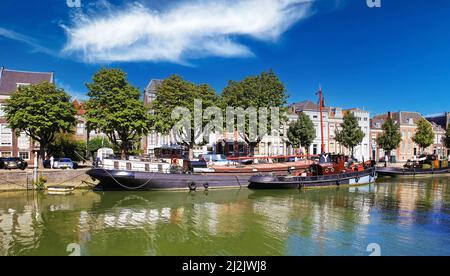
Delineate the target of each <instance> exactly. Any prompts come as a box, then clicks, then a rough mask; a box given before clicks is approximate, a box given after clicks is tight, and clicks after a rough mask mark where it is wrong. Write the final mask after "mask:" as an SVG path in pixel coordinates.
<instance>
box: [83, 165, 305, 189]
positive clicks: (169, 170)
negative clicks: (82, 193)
mask: <svg viewBox="0 0 450 276" xmlns="http://www.w3.org/2000/svg"><path fill="white" fill-rule="evenodd" d="M175 162H178V163H181V164H174V162H173V163H167V162H159V163H154V162H153V163H152V162H140V161H127V160H107V159H106V160H104V162H103V164H101V166H97V167H94V168H92V169H91V170H89V171H87V174H88V175H89V176H90V177H91V178H92V179H93V180H96V181H98V182H99V184H98V185H97V187H96V189H97V190H182V189H189V190H200V189H214V188H241V187H247V186H248V181H249V179H250V178H251V177H252V176H255V175H258V174H264V173H271V174H274V175H280V176H283V175H289V174H291V173H296V172H302V171H304V170H305V169H306V168H308V167H309V165H310V164H311V163H312V161H309V160H303V161H297V162H280V163H270V164H253V165H230V166H211V165H208V164H207V163H206V162H202V161H188V160H176V161H175Z"/></svg>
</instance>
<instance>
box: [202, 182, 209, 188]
mask: <svg viewBox="0 0 450 276" xmlns="http://www.w3.org/2000/svg"><path fill="white" fill-rule="evenodd" d="M203 187H204V188H205V190H208V189H209V183H208V182H206V183H205V184H203Z"/></svg>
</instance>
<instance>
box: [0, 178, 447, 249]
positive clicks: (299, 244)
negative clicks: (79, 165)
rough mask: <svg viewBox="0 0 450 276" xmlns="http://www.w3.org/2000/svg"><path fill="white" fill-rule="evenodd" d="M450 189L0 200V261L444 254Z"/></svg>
mask: <svg viewBox="0 0 450 276" xmlns="http://www.w3.org/2000/svg"><path fill="white" fill-rule="evenodd" d="M449 188H450V181H449V178H436V179H427V180H395V181H390V182H381V183H378V184H376V185H371V186H363V187H358V188H351V187H341V188H336V189H334V188H332V189H319V190H306V191H297V190H294V191H250V190H247V189H243V190H227V191H210V192H208V193H203V192H197V193H191V194H189V193H187V192H131V193H130V192H110V193H94V192H90V191H77V192H76V193H75V194H74V195H70V196H51V195H47V194H32V193H26V192H8V193H1V194H0V255H66V256H67V255H69V254H70V253H69V252H67V251H66V249H67V246H68V245H69V244H72V243H76V244H79V245H80V248H81V254H82V255H365V256H367V255H369V254H370V253H369V252H367V251H366V249H367V246H368V245H369V244H371V243H377V244H379V245H380V246H381V254H382V255H450V209H449V208H450V189H449Z"/></svg>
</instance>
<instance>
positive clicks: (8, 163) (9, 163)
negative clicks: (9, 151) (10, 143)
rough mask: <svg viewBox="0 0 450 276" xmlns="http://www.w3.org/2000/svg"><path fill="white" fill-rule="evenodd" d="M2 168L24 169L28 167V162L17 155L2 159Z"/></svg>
mask: <svg viewBox="0 0 450 276" xmlns="http://www.w3.org/2000/svg"><path fill="white" fill-rule="evenodd" d="M3 162H4V168H5V169H7V170H13V169H21V170H25V169H26V168H27V167H28V163H27V162H26V161H25V160H23V159H22V158H19V157H10V158H5V159H4V161H3Z"/></svg>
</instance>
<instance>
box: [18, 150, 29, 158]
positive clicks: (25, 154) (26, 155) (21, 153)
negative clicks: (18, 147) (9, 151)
mask: <svg viewBox="0 0 450 276" xmlns="http://www.w3.org/2000/svg"><path fill="white" fill-rule="evenodd" d="M19 157H20V158H22V159H23V160H30V153H29V152H28V151H21V152H19Z"/></svg>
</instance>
